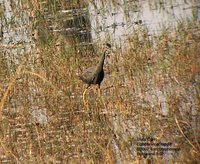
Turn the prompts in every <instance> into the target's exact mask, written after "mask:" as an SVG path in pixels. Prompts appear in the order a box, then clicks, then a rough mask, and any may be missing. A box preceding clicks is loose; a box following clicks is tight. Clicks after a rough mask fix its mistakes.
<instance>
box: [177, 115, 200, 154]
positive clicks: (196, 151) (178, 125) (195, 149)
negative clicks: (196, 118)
mask: <svg viewBox="0 0 200 164" xmlns="http://www.w3.org/2000/svg"><path fill="white" fill-rule="evenodd" d="M174 119H175V122H176V125H177V127H178V129H179V131H180V132H181V134H182V135H183V137H184V138H185V139H186V140H187V142H188V143H189V144H190V145H191V146H192V147H193V149H194V151H195V153H197V154H199V153H200V152H199V151H198V149H197V148H196V147H195V146H194V144H193V143H192V142H191V141H190V140H189V139H188V138H187V136H186V135H185V134H184V133H183V131H182V129H181V127H180V124H179V122H178V120H177V118H176V116H174Z"/></svg>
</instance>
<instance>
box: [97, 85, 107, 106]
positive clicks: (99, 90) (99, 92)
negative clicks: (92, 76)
mask: <svg viewBox="0 0 200 164" xmlns="http://www.w3.org/2000/svg"><path fill="white" fill-rule="evenodd" d="M98 94H99V97H100V98H101V101H102V103H103V105H104V107H106V104H105V101H104V99H103V97H102V95H101V89H100V85H98Z"/></svg>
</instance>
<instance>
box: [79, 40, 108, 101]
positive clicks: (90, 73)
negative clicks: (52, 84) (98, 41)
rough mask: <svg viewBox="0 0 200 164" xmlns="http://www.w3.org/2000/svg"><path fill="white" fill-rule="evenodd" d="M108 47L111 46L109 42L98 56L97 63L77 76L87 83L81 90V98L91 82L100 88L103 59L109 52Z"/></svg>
mask: <svg viewBox="0 0 200 164" xmlns="http://www.w3.org/2000/svg"><path fill="white" fill-rule="evenodd" d="M108 48H109V49H110V48H111V45H110V44H109V43H106V44H105V48H104V52H103V53H102V55H101V56H100V60H99V63H98V64H97V65H96V66H92V67H89V68H87V69H86V70H85V71H84V72H83V73H82V75H80V76H79V78H80V79H81V80H82V81H83V82H84V83H86V84H88V86H87V88H86V89H85V91H84V92H83V99H84V95H85V93H86V91H87V89H88V88H89V87H90V85H91V84H95V85H98V87H99V89H100V85H101V82H102V81H103V78H104V70H103V65H104V60H105V56H106V54H107V53H108V52H109V50H108Z"/></svg>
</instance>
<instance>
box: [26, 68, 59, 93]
mask: <svg viewBox="0 0 200 164" xmlns="http://www.w3.org/2000/svg"><path fill="white" fill-rule="evenodd" d="M23 73H25V74H30V75H33V76H36V77H38V78H40V79H42V80H43V81H44V82H46V83H47V84H49V85H50V86H51V87H52V88H54V89H56V88H55V86H54V85H53V84H52V83H51V82H50V81H48V80H47V79H46V78H44V77H43V76H42V75H40V74H38V73H35V72H31V71H24V72H23Z"/></svg>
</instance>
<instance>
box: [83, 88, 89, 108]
mask: <svg viewBox="0 0 200 164" xmlns="http://www.w3.org/2000/svg"><path fill="white" fill-rule="evenodd" d="M89 87H90V85H88V86H87V87H86V88H85V90H84V92H83V102H84V104H86V101H85V94H86V92H87V90H88V88H89Z"/></svg>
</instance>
